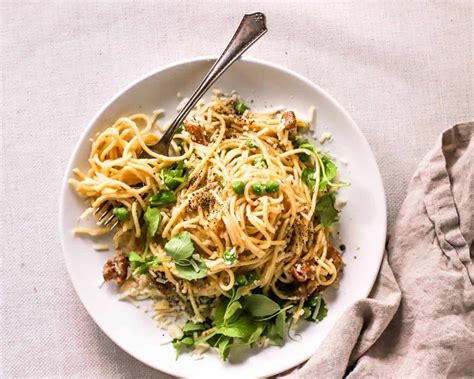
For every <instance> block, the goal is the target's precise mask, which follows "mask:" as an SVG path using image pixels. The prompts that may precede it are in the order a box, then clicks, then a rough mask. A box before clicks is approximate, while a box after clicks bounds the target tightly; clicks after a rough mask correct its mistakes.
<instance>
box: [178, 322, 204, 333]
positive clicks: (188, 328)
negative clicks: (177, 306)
mask: <svg viewBox="0 0 474 379" xmlns="http://www.w3.org/2000/svg"><path fill="white" fill-rule="evenodd" d="M206 329H208V327H207V326H206V325H205V324H203V323H198V324H196V323H194V322H191V321H188V322H187V323H186V324H185V325H184V327H183V333H188V332H196V331H198V330H206Z"/></svg>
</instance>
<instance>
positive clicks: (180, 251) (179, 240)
mask: <svg viewBox="0 0 474 379" xmlns="http://www.w3.org/2000/svg"><path fill="white" fill-rule="evenodd" d="M165 251H166V253H167V254H168V255H169V256H170V257H171V258H173V259H174V260H175V261H176V262H180V261H184V260H187V259H189V258H191V256H192V255H193V253H194V245H193V241H192V240H191V234H189V232H181V233H179V234H177V235H176V236H174V237H173V238H171V239H170V240H169V241H168V242H167V243H166V245H165Z"/></svg>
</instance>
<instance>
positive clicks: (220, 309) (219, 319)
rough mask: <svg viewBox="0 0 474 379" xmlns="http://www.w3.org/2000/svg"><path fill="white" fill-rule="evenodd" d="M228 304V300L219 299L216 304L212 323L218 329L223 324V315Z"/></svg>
mask: <svg viewBox="0 0 474 379" xmlns="http://www.w3.org/2000/svg"><path fill="white" fill-rule="evenodd" d="M228 304H229V300H228V299H219V301H218V303H217V306H216V310H215V312H214V323H215V324H216V326H218V327H219V326H221V325H223V324H224V315H225V312H226V309H227V305H228Z"/></svg>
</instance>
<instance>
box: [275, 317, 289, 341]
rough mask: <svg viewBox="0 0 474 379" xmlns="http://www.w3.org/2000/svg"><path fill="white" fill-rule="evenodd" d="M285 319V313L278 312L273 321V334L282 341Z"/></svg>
mask: <svg viewBox="0 0 474 379" xmlns="http://www.w3.org/2000/svg"><path fill="white" fill-rule="evenodd" d="M285 317H286V313H285V312H280V313H279V314H278V316H277V317H276V319H275V333H276V335H277V336H278V337H280V338H281V339H283V336H284V335H285Z"/></svg>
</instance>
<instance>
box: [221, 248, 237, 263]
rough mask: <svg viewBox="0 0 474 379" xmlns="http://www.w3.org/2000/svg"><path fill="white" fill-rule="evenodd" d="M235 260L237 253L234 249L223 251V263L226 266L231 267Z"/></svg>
mask: <svg viewBox="0 0 474 379" xmlns="http://www.w3.org/2000/svg"><path fill="white" fill-rule="evenodd" d="M236 260H237V252H236V251H235V249H230V250H226V251H224V263H225V264H226V265H229V266H230V265H233V264H234V263H235V261H236Z"/></svg>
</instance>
